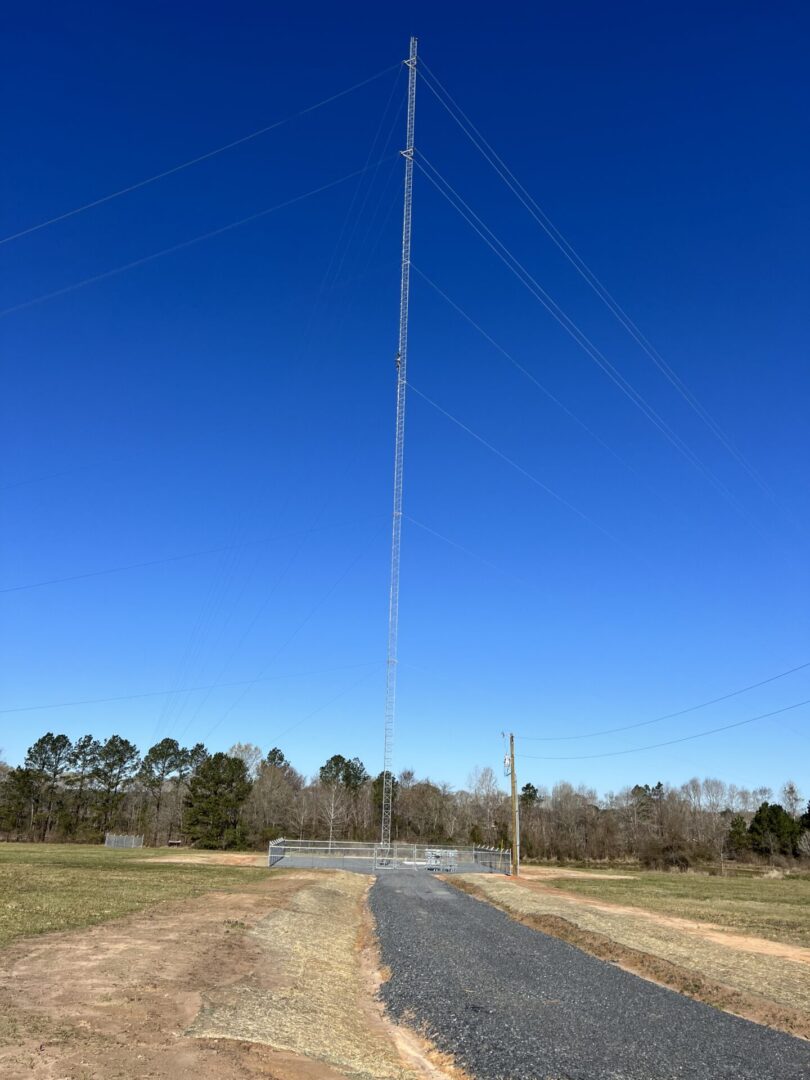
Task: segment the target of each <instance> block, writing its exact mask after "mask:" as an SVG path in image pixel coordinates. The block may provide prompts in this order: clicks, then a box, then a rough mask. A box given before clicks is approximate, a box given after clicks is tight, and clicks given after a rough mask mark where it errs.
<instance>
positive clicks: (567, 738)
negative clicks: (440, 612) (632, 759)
mask: <svg viewBox="0 0 810 1080" xmlns="http://www.w3.org/2000/svg"><path fill="white" fill-rule="evenodd" d="M808 667H810V660H808V661H807V662H806V663H804V664H799V665H798V666H797V667H793V668H790V669H789V670H788V671H781V672H780V673H779V674H778V675H771V676H770V677H769V678H767V679H763V680H762V681H761V682H756V683H751V685H750V686H743V687H742V688H741V689H739V690H732V691H731V692H730V693H728V694H722V695H721V696H720V697H716V698H711V700H709V701H702V702H701V703H700V704H699V705H690V706H689V708H687V709H679V710H678V712H672V713H666V714H665V715H664V716H656V717H655V718H654V719H653V720H641V721H640V722H639V723H637V724H625V725H623V726H622V727H615V728H603V729H602V730H601V731H590V732H588V733H587V734H585V735H518V736H516V738H518V739H522V740H523V741H524V742H571V741H572V740H575V739H595V738H597V737H598V736H600V735H615V734H616V733H617V732H620V731H632V730H633V729H634V728H640V727H648V726H649V725H650V724H660V723H661V722H662V721H663V720H674V719H675V718H676V717H678V716H686V714H687V713H692V712H697V711H698V709H706V708H708V707H709V705H717V704H719V703H720V702H721V701H728V700H729V699H730V698H734V697H739V695H740V694H747V693H748V691H749V690H756V689H758V688H759V687H760V686H767V685H768V683H772V682H776V680H777V679H784V678H785V677H786V676H788V675H793V674H795V673H796V672H797V671H804V670H805V668H808Z"/></svg>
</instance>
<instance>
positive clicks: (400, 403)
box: [380, 37, 416, 847]
mask: <svg viewBox="0 0 810 1080" xmlns="http://www.w3.org/2000/svg"><path fill="white" fill-rule="evenodd" d="M405 63H406V65H407V67H408V123H407V137H406V142H405V149H404V150H403V151H402V156H403V157H404V158H405V200H404V205H403V211H402V271H401V276H400V289H399V349H398V351H397V421H396V439H395V443H394V516H393V525H392V530H391V591H390V597H389V602H388V654H387V660H386V673H385V745H384V750H383V792H382V831H381V835H380V842H381V844H382V845H383V846H384V847H388V845H389V844H390V843H391V815H392V803H393V795H394V777H393V775H392V773H391V769H392V766H393V757H394V719H395V716H396V699H397V638H398V634H399V557H400V542H401V538H402V462H403V452H404V448H405V390H406V387H407V385H408V383H407V366H408V293H409V290H410V283H411V204H412V199H413V132H414V119H415V114H416V38H415V37H412V38H411V52H410V56H409V57H408V59H407V60H406V61H405Z"/></svg>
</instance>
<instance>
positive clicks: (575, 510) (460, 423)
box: [408, 381, 629, 550]
mask: <svg viewBox="0 0 810 1080" xmlns="http://www.w3.org/2000/svg"><path fill="white" fill-rule="evenodd" d="M408 388H409V389H410V390H413V392H414V393H415V394H417V395H418V396H419V397H420V398H422V400H423V401H425V402H427V404H428V405H430V406H432V407H433V408H434V409H435V410H436V411H437V412H440V413H441V414H442V416H446V417H447V419H448V420H451V421H452V422H453V423H454V424H455V425H456V426H457V427H460V428H461V430H462V431H466V432H467V434H468V435H471V436H472V437H473V438H474V439H475V440H476V441H477V442H480V443H481V445H482V446H485V447H486V448H487V450H489V451H490V452H491V453H493V454H494V455H495V456H496V457H499V458H500V459H501V461H505V462H506V464H507V465H509V466H510V468H512V469H514V470H515V471H516V472H519V473H520V474H521V476H525V477H526V479H527V480H530V481H531V482H532V483H533V484H535V485H536V486H537V487H539V488H540V489H541V491H544V492H545V493H546V495H549V496H550V497H551V498H552V499H555V500H556V501H557V502H558V503H560V504H561V505H562V506H564V507H565V508H566V509H567V510H570V511H571V513H572V514H576V515H577V517H579V518H581V519H582V520H583V521H585V522H587V523H588V525H591V526H592V527H593V528H594V529H598V530H599V532H601V533H602V534H603V535H604V536H607V537H608V539H609V540H612V541H613V543H614V544H618V546H619V547H621V548H624V549H625V550H629V549H628V548H627V545H626V544H624V543H623V542H622V541H621V540H619V538H618V537H616V536H614V535H613V533H611V532H609V531H608V530H607V529H605V528H604V527H603V526H602V525H599V524H598V522H596V521H594V520H593V518H591V517H588V515H587V514H586V513H584V512H583V511H582V510H580V509H579V508H578V507H576V506H574V504H573V503H570V502H569V501H568V500H567V499H566V498H565V497H564V496H562V495H560V494H559V493H558V492H556V491H555V490H554V489H553V488H550V487H549V486H548V484H544V483H543V481H542V480H540V479H539V477H537V476H535V475H534V473H530V472H529V471H528V469H524V468H523V466H522V465H518V463H517V462H516V461H514V460H513V459H512V458H510V457H507V455H506V454H504V453H503V451H502V450H499V449H498V448H497V447H496V446H493V445H492V443H490V442H487V440H486V439H485V438H483V436H481V435H479V434H478V433H477V432H475V431H473V429H472V428H471V427H468V426H467V425H466V424H465V423H464V422H463V421H461V420H459V419H458V417H457V416H453V414H452V413H450V412H448V411H447V409H444V408H442V406H441V405H439V404H438V403H437V402H435V401H434V400H433V399H432V398H429V397H428V396H427V394H423V393H422V391H421V390H420V389H419V388H418V387H416V386H414V385H413V383H412V382H410V381H409V382H408Z"/></svg>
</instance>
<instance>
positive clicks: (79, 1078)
mask: <svg viewBox="0 0 810 1080" xmlns="http://www.w3.org/2000/svg"><path fill="white" fill-rule="evenodd" d="M301 884H302V881H301V880H300V879H299V880H296V879H295V878H275V879H273V880H272V888H271V887H270V886H271V883H270V881H268V887H264V886H262V887H260V888H259V889H256V890H251V891H246V892H244V893H238V894H234V893H228V894H221V893H211V894H208V895H206V896H204V897H200V898H198V899H196V900H192V901H184V902H183V903H181V904H172V905H166V906H164V907H161V908H159V909H156V910H153V911H152V912H151V913H147V914H140V915H137V916H133V917H131V918H127V919H120V920H117V921H116V922H113V923H106V924H103V925H101V926H97V927H94V928H92V929H90V930H86V931H85V930H83V931H80V932H76V931H74V932H71V933H65V934H49V935H46V936H43V937H38V938H34V939H30V938H29V939H27V940H23V941H21V942H18V943H17V944H16V945H12V946H11V947H9V948H7V949H5V950H4V951H3V952H2V953H0V1076H2V1077H3V1080H17V1078H21V1077H29V1078H30V1077H33V1078H34V1080H45V1078H47V1080H96V1078H98V1077H104V1078H116V1080H136V1078H137V1080H142V1078H147V1077H166V1078H172V1080H176V1078H178V1077H194V1078H195V1080H215V1078H216V1080H237V1078H238V1080H244V1078H246V1077H253V1076H257V1077H258V1076H261V1077H263V1078H264V1080H274V1078H275V1080H330V1078H334V1077H337V1076H338V1074H337V1073H336V1072H334V1071H333V1070H330V1069H329V1068H328V1067H326V1066H324V1065H323V1064H322V1063H320V1062H314V1061H309V1060H306V1059H302V1058H298V1057H296V1056H295V1055H292V1054H287V1053H281V1052H279V1051H275V1050H273V1049H271V1048H270V1047H267V1046H263V1045H259V1044H255V1043H248V1042H239V1041H231V1040H228V1039H197V1038H191V1037H189V1036H187V1035H185V1034H184V1032H185V1031H186V1029H187V1028H188V1026H189V1025H190V1024H191V1022H192V1021H193V1020H194V1018H195V1016H196V1015H197V1013H198V1011H199V1009H200V1005H201V1001H202V995H203V994H204V993H206V992H208V991H210V990H212V989H214V988H216V987H221V986H225V985H228V984H229V983H231V982H235V981H237V980H238V979H240V978H243V977H244V976H245V975H246V973H247V972H249V971H250V970H251V969H252V968H254V967H255V966H256V964H257V963H259V962H260V956H259V954H258V951H257V946H256V944H255V943H254V941H253V939H252V938H251V937H250V935H248V934H246V933H245V929H246V928H249V927H250V926H252V925H253V924H254V923H255V922H257V921H258V920H259V919H260V918H262V917H263V916H264V915H266V914H267V912H268V910H269V909H270V908H272V907H273V906H274V905H276V904H279V905H281V904H284V903H289V900H290V897H291V896H292V895H293V894H294V893H295V892H296V891H297V890H298V888H300V886H301Z"/></svg>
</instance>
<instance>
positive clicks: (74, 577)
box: [0, 522, 360, 595]
mask: <svg viewBox="0 0 810 1080" xmlns="http://www.w3.org/2000/svg"><path fill="white" fill-rule="evenodd" d="M357 524H360V522H347V523H345V524H343V525H328V526H326V525H324V526H320V527H318V528H312V529H305V530H301V531H295V532H288V533H279V534H278V535H277V536H267V537H264V538H263V539H261V540H248V541H245V542H244V543H241V544H222V545H220V546H218V547H212V548H201V549H199V550H197V551H186V552H183V553H182V554H181V555H167V556H166V557H165V558H162V559H146V560H145V561H143V562H136V563H125V564H124V565H123V566H109V567H106V568H105V569H103V570H88V571H87V572H85V573H82V574H69V575H67V576H66V577H57V578H44V579H43V580H42V581H29V582H26V583H25V584H24V585H8V586H6V588H3V589H0V595H2V594H3V593H13V592H22V591H23V590H26V589H41V588H44V587H45V586H46V585H62V584H64V583H65V582H70V581H84V580H85V579H86V578H95V577H104V576H105V575H107V574H120V573H123V572H124V571H126V570H140V569H142V568H143V567H147V566H163V565H165V564H166V563H172V562H180V561H181V560H183V559H196V558H199V557H201V556H203V555H217V554H219V553H220V552H222V551H231V550H235V549H241V548H246V547H254V546H256V545H261V544H272V543H274V542H275V541H277V540H288V539H290V538H294V537H297V536H309V535H311V534H312V533H314V532H322V531H323V530H324V529H327V528H328V529H349V528H353V527H354V526H355V525H357Z"/></svg>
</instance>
